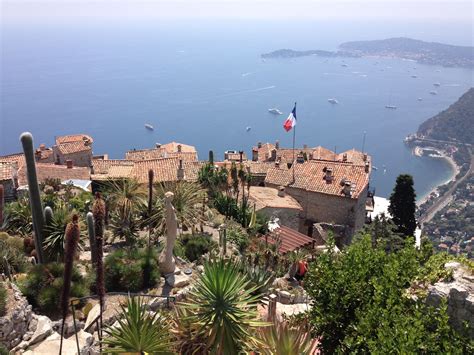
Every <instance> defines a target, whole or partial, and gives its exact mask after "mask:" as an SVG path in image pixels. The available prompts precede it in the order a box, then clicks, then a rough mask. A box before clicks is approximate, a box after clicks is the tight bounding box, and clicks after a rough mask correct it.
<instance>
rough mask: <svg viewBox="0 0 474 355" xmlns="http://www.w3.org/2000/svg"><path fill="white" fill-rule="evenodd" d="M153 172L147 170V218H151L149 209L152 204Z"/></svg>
mask: <svg viewBox="0 0 474 355" xmlns="http://www.w3.org/2000/svg"><path fill="white" fill-rule="evenodd" d="M153 176H154V173H153V170H151V169H150V170H148V218H150V216H151V208H152V204H153Z"/></svg>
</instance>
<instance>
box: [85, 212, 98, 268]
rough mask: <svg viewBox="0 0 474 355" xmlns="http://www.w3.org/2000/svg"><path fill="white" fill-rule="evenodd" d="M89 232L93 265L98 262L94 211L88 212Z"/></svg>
mask: <svg viewBox="0 0 474 355" xmlns="http://www.w3.org/2000/svg"><path fill="white" fill-rule="evenodd" d="M87 232H88V233H87V234H88V235H89V246H90V249H91V261H92V265H94V266H95V265H96V263H97V247H96V244H95V229H94V215H93V214H92V212H89V213H87Z"/></svg>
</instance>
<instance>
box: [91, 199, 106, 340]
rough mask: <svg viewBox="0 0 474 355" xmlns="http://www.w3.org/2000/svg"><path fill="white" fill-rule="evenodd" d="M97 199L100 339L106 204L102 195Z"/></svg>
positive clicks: (96, 239)
mask: <svg viewBox="0 0 474 355" xmlns="http://www.w3.org/2000/svg"><path fill="white" fill-rule="evenodd" d="M95 197H96V199H95V201H94V204H93V205H92V214H93V216H94V229H95V247H96V253H97V263H96V272H97V277H96V289H97V295H98V296H99V304H100V317H99V327H100V330H99V337H102V311H103V307H104V297H105V285H104V260H103V258H104V250H103V238H104V218H105V212H106V210H105V202H104V200H103V199H102V198H101V196H100V193H98V192H97V193H96V195H95Z"/></svg>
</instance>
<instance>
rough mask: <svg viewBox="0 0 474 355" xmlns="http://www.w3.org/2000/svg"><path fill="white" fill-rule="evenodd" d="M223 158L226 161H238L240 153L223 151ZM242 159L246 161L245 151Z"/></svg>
mask: <svg viewBox="0 0 474 355" xmlns="http://www.w3.org/2000/svg"><path fill="white" fill-rule="evenodd" d="M224 159H225V160H227V161H231V162H232V161H235V162H240V153H238V152H236V153H230V152H225V153H224ZM242 160H243V161H246V160H247V155H246V154H245V153H243V154H242Z"/></svg>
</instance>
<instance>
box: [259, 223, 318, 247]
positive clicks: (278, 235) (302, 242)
mask: <svg viewBox="0 0 474 355" xmlns="http://www.w3.org/2000/svg"><path fill="white" fill-rule="evenodd" d="M260 239H261V240H262V241H263V242H265V241H267V242H268V243H269V244H276V243H277V242H278V240H279V241H280V242H281V244H280V247H279V252H280V253H281V254H286V253H288V252H290V251H294V250H297V249H300V248H304V247H307V246H311V245H312V244H313V243H314V241H315V240H314V239H312V238H310V237H308V236H307V235H304V234H302V233H300V232H297V231H295V230H294V229H291V228H288V227H285V226H280V227H278V228H276V229H275V230H273V231H272V232H269V233H268V234H267V235H266V236H262V237H261V238H260Z"/></svg>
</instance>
